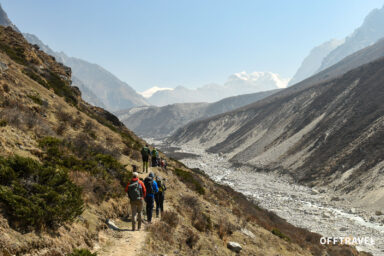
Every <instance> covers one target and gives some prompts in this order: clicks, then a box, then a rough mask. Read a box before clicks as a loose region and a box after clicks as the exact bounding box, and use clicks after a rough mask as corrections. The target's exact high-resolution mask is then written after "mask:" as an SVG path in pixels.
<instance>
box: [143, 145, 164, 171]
mask: <svg viewBox="0 0 384 256" xmlns="http://www.w3.org/2000/svg"><path fill="white" fill-rule="evenodd" d="M141 157H142V160H143V172H148V165H149V164H148V163H149V158H150V157H151V164H152V165H151V166H152V167H156V166H159V167H163V168H165V169H167V161H166V160H165V159H164V158H160V157H159V151H157V149H156V148H153V149H152V151H151V150H150V148H149V147H148V145H147V144H146V145H145V146H144V147H143V148H142V150H141Z"/></svg>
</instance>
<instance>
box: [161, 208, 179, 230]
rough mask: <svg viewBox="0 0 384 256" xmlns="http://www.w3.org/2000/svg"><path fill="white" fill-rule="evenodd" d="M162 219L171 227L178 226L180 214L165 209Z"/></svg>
mask: <svg viewBox="0 0 384 256" xmlns="http://www.w3.org/2000/svg"><path fill="white" fill-rule="evenodd" d="M161 220H162V221H164V222H165V223H167V224H168V225H169V226H170V227H172V228H176V227H177V225H178V224H179V216H178V214H177V213H176V212H174V211H165V212H163V215H162V216H161Z"/></svg>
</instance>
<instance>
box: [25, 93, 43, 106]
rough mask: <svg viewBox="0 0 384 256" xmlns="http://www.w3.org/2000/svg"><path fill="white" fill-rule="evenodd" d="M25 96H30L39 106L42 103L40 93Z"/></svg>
mask: <svg viewBox="0 0 384 256" xmlns="http://www.w3.org/2000/svg"><path fill="white" fill-rule="evenodd" d="M27 97H28V98H30V99H31V100H32V101H33V102H35V103H36V104H37V105H40V106H41V105H43V100H42V99H41V98H40V95H38V94H35V95H32V94H28V95H27Z"/></svg>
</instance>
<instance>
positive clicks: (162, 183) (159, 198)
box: [155, 176, 167, 218]
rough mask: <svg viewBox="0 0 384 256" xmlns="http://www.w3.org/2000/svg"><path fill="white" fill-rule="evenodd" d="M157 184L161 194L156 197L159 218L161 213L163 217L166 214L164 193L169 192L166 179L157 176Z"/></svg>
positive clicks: (158, 193)
mask: <svg viewBox="0 0 384 256" xmlns="http://www.w3.org/2000/svg"><path fill="white" fill-rule="evenodd" d="M156 183H157V187H158V188H159V192H157V193H156V195H155V201H156V218H158V217H159V211H160V214H161V216H163V212H164V193H165V190H167V187H166V186H165V179H162V178H161V177H160V176H156Z"/></svg>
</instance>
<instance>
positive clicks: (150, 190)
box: [144, 172, 159, 223]
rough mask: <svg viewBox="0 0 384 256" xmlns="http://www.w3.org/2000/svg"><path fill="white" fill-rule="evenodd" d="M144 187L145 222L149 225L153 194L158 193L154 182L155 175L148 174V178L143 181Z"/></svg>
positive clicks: (153, 199)
mask: <svg viewBox="0 0 384 256" xmlns="http://www.w3.org/2000/svg"><path fill="white" fill-rule="evenodd" d="M144 185H145V188H146V192H147V195H146V197H145V203H146V210H147V221H148V223H151V221H152V212H153V207H154V201H155V194H156V193H157V192H159V188H158V186H157V182H156V181H155V174H154V173H153V172H150V173H149V175H148V177H146V178H145V179H144Z"/></svg>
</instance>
